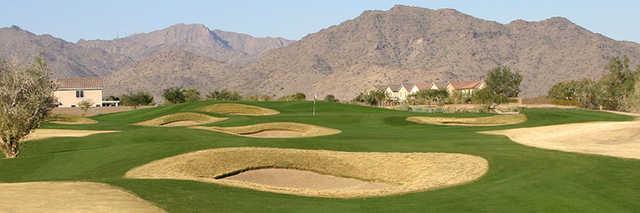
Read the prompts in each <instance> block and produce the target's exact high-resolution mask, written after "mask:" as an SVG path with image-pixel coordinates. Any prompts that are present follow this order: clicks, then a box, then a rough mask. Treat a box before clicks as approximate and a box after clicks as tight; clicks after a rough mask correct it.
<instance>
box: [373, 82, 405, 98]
mask: <svg viewBox="0 0 640 213" xmlns="http://www.w3.org/2000/svg"><path fill="white" fill-rule="evenodd" d="M376 89H378V90H383V91H384V92H385V93H386V94H387V97H389V99H390V100H391V101H397V102H404V101H406V100H407V97H408V96H409V89H407V87H406V86H404V85H403V84H400V85H388V86H378V87H376Z"/></svg>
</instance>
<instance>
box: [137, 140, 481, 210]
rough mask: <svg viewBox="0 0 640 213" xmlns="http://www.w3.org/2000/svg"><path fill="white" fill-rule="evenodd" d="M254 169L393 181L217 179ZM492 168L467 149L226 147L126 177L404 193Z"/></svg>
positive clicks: (334, 193)
mask: <svg viewBox="0 0 640 213" xmlns="http://www.w3.org/2000/svg"><path fill="white" fill-rule="evenodd" d="M211 162H215V163H211ZM254 168H289V169H298V170H306V171H314V172H318V173H321V174H328V175H333V176H339V177H347V178H355V179H360V180H366V181H373V182H381V183H388V184H390V185H391V186H390V187H385V188H381V189H349V188H346V189H323V190H312V189H294V188H289V187H276V186H269V185H262V184H252V183H249V182H242V181H228V180H226V179H219V178H216V177H224V176H228V175H229V174H234V173H238V171H246V170H250V169H254ZM487 169H488V162H487V161H486V160H485V159H483V158H480V157H476V156H472V155H464V154H451V153H375V152H336V151H326V150H299V149H273V148H223V149H211V150H204V151H198V152H194V153H188V154H183V155H178V156H174V157H170V158H166V159H162V160H158V161H154V162H151V163H149V164H146V165H143V166H140V167H137V168H135V169H133V170H131V171H129V172H127V173H126V174H125V176H126V177H129V178H160V179H181V180H196V181H203V182H213V183H219V184H225V185H232V186H239V187H247V188H253V189H258V190H264V191H271V192H279V193H287V194H296V195H305V196H320V197H339V198H352V197H369V196H383V195H392V194H402V193H407V192H415V191H426V190H430V189H437V188H443V187H447V186H453V185H458V184H462V183H467V182H470V181H472V180H475V179H477V178H479V177H480V176H482V175H483V174H485V172H486V171H487ZM214 178H216V179H214Z"/></svg>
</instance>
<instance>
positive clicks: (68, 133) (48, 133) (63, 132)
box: [22, 129, 117, 141]
mask: <svg viewBox="0 0 640 213" xmlns="http://www.w3.org/2000/svg"><path fill="white" fill-rule="evenodd" d="M113 132H117V131H98V130H73V129H36V130H34V131H33V132H31V134H29V135H27V137H25V138H24V139H22V141H31V140H41V139H47V138H57V137H86V136H90V135H94V134H101V133H113Z"/></svg>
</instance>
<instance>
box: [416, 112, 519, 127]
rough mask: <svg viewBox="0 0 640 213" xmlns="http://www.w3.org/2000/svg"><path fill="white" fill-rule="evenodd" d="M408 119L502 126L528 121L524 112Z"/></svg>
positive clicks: (440, 123)
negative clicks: (484, 115)
mask: <svg viewBox="0 0 640 213" xmlns="http://www.w3.org/2000/svg"><path fill="white" fill-rule="evenodd" d="M407 121H411V122H415V123H419V124H436V125H449V126H501V125H511V124H519V123H522V122H525V121H527V116H525V115H524V114H513V115H512V114H507V115H493V116H487V117H472V118H456V117H428V116H412V117H408V118H407Z"/></svg>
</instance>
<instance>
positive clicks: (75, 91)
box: [54, 78, 103, 107]
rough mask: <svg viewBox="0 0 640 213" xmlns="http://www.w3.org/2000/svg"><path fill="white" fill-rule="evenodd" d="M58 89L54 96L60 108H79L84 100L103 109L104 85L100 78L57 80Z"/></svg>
mask: <svg viewBox="0 0 640 213" xmlns="http://www.w3.org/2000/svg"><path fill="white" fill-rule="evenodd" d="M55 82H56V84H57V86H58V89H57V90H56V91H55V92H54V96H55V97H56V100H57V102H58V107H78V105H79V103H80V102H81V101H83V100H88V101H89V102H90V103H91V104H92V105H93V106H95V107H101V106H102V104H103V101H102V90H103V84H102V79H99V78H64V79H56V80H55Z"/></svg>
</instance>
